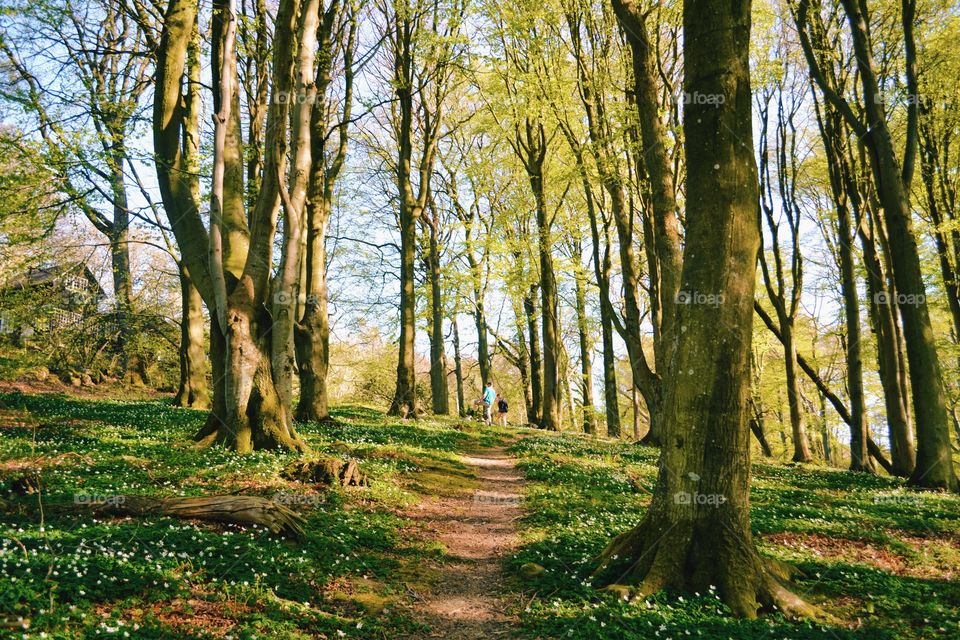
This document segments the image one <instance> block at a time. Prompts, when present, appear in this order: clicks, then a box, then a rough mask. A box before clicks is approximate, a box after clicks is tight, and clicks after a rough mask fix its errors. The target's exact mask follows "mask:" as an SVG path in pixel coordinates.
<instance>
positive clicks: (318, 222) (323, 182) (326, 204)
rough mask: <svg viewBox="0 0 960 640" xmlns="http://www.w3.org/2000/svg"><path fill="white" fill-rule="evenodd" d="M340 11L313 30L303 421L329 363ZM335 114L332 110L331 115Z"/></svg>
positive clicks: (346, 103)
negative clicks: (333, 89)
mask: <svg viewBox="0 0 960 640" xmlns="http://www.w3.org/2000/svg"><path fill="white" fill-rule="evenodd" d="M340 12H341V3H340V1H339V0H334V1H333V2H330V3H329V4H328V5H326V7H325V9H324V10H323V19H322V20H321V22H320V32H319V38H318V40H319V42H318V45H319V51H320V53H319V55H318V58H319V61H318V64H317V71H316V83H315V84H316V95H317V100H318V107H317V108H315V109H314V110H313V113H312V114H311V120H310V130H311V136H310V146H311V158H312V164H311V167H310V177H309V185H308V191H307V201H306V237H305V243H304V247H303V251H304V259H303V265H302V273H303V276H302V278H303V294H304V295H303V302H304V312H303V317H302V318H300V319H299V322H298V323H297V324H295V325H294V344H295V347H296V356H297V366H298V369H299V371H300V401H299V403H298V404H297V411H296V416H297V419H298V420H301V421H305V422H310V421H312V422H317V421H321V420H327V419H329V417H330V413H329V398H328V397H327V373H328V371H329V368H330V318H329V312H328V297H329V296H328V289H327V250H326V234H327V224H328V222H329V220H330V212H331V209H332V207H333V200H334V186H335V184H336V181H337V179H338V177H339V176H340V171H341V169H342V168H343V163H344V160H345V159H346V155H347V143H348V138H347V134H348V127H349V122H350V115H351V113H352V103H353V76H354V70H353V56H354V50H355V46H356V44H355V43H356V31H357V19H356V14H355V13H351V14H350V16H349V27H348V28H347V38H346V42H345V43H343V47H342V51H343V69H344V72H343V76H344V91H343V109H342V111H341V112H340V114H339V116H340V117H341V121H340V123H339V124H338V125H337V126H336V130H337V134H338V144H337V146H336V148H335V149H333V150H332V152H331V150H330V149H329V148H328V140H329V138H330V135H331V133H332V132H330V131H328V129H329V122H328V120H329V118H330V114H329V109H328V108H327V107H328V104H329V101H330V98H329V96H328V91H327V90H328V88H329V86H330V82H331V81H332V79H333V76H332V65H333V53H334V50H335V43H334V39H333V38H334V31H335V27H336V24H337V21H338V17H339V15H340ZM334 115H336V114H334Z"/></svg>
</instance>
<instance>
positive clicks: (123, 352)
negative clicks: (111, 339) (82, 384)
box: [109, 197, 147, 385]
mask: <svg viewBox="0 0 960 640" xmlns="http://www.w3.org/2000/svg"><path fill="white" fill-rule="evenodd" d="M125 199H126V198H125V197H124V200H125ZM120 208H121V207H115V212H114V225H115V226H114V230H113V231H112V232H111V234H110V238H109V242H110V271H111V273H112V276H113V297H114V300H115V304H114V309H115V312H116V314H117V341H116V349H117V355H119V356H120V372H121V375H122V376H123V378H124V380H125V381H127V382H128V383H130V384H136V385H144V384H147V380H146V378H145V376H144V370H143V368H144V363H143V362H142V360H141V359H140V358H139V356H138V355H137V354H136V353H132V351H133V345H131V341H130V337H131V336H132V335H134V332H135V329H134V327H133V325H132V320H133V314H132V311H133V309H132V306H131V305H132V299H133V282H132V281H133V277H132V275H131V273H130V245H129V242H128V237H129V233H130V232H129V229H128V226H127V223H126V222H124V220H125V219H126V217H127V213H126V211H125V209H126V207H125V206H123V207H122V208H123V209H124V210H123V211H122V212H121V211H120V210H119V209H120ZM118 219H119V220H120V223H119V224H120V225H121V226H120V227H119V228H118V227H117V226H116V225H117V224H118Z"/></svg>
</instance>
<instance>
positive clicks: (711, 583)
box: [593, 516, 830, 620]
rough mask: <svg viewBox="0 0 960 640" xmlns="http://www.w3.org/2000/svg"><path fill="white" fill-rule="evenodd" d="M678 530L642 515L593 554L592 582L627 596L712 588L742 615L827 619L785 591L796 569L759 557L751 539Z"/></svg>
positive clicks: (732, 608) (788, 589)
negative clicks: (706, 535) (644, 517)
mask: <svg viewBox="0 0 960 640" xmlns="http://www.w3.org/2000/svg"><path fill="white" fill-rule="evenodd" d="M680 529H681V528H680V527H673V526H671V525H666V526H664V525H658V524H656V523H655V522H654V521H653V519H651V518H650V517H649V516H648V517H647V519H645V520H644V522H642V523H641V524H640V525H639V526H637V527H636V528H634V529H632V530H630V531H627V532H626V533H623V534H621V535H619V536H617V537H616V538H614V539H613V541H611V543H610V544H609V545H608V546H607V548H606V549H605V550H604V551H603V552H602V553H601V554H600V555H599V556H598V557H597V558H596V565H597V568H596V570H595V571H594V573H593V577H594V579H595V583H596V584H597V586H601V587H605V588H606V590H607V591H612V592H614V593H616V594H617V595H618V596H621V597H629V598H630V599H632V600H637V599H643V598H646V597H647V596H649V595H651V594H653V593H655V592H657V591H660V590H662V589H676V590H678V591H697V592H700V593H705V592H707V591H709V590H711V589H715V590H716V592H717V595H718V596H719V598H720V599H721V600H722V601H723V602H724V603H725V604H726V605H727V606H728V607H730V609H731V611H732V612H733V614H734V615H735V616H737V617H742V618H755V617H756V616H757V615H758V614H759V613H761V612H773V611H779V612H781V613H783V614H784V615H785V616H787V617H790V618H814V619H818V620H829V619H830V617H829V616H828V615H827V614H825V613H824V612H823V611H821V610H820V609H819V608H817V607H816V606H814V605H812V604H810V603H808V602H806V601H805V600H804V599H803V598H801V597H799V596H797V595H796V594H794V593H793V592H792V591H791V590H790V588H789V586H788V582H789V580H790V578H791V577H792V576H794V575H796V574H797V573H799V572H798V570H797V569H795V568H794V567H792V566H791V565H789V564H787V563H785V562H781V561H779V560H775V559H770V558H764V557H762V556H761V555H760V554H759V552H758V551H757V550H756V548H755V547H754V546H753V544H752V542H750V541H749V540H743V539H741V538H740V537H739V536H736V535H734V534H733V533H732V532H731V531H728V530H723V531H722V532H721V533H719V534H718V535H715V536H713V537H712V538H710V539H707V537H705V536H702V535H692V534H691V530H690V529H687V533H686V534H684V532H683V531H681V530H680Z"/></svg>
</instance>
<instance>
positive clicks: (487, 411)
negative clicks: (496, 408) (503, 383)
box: [483, 382, 497, 425]
mask: <svg viewBox="0 0 960 640" xmlns="http://www.w3.org/2000/svg"><path fill="white" fill-rule="evenodd" d="M496 399H497V392H496V391H495V390H494V388H493V383H492V382H488V383H487V388H486V389H484V390H483V423H484V424H487V425H489V424H492V423H493V403H494V401H495V400H496Z"/></svg>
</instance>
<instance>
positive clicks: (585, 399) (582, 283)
mask: <svg viewBox="0 0 960 640" xmlns="http://www.w3.org/2000/svg"><path fill="white" fill-rule="evenodd" d="M574 258H575V259H577V261H578V262H579V256H576V255H575V256H574ZM574 269H575V278H574V285H575V287H576V290H575V295H576V306H577V309H576V310H577V332H578V333H579V337H580V398H581V406H582V408H583V432H584V433H589V434H594V433H596V432H597V424H596V415H595V414H594V408H593V353H592V352H593V345H592V344H591V340H590V330H589V327H588V324H587V292H586V288H587V282H586V274H585V273H584V272H583V268H582V267H576V266H575V267H574Z"/></svg>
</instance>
